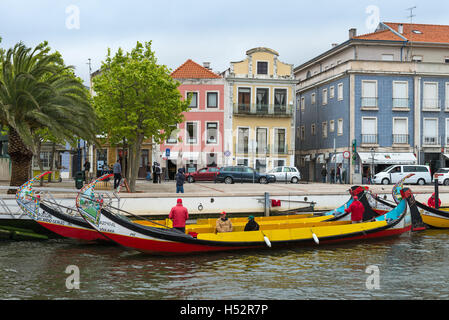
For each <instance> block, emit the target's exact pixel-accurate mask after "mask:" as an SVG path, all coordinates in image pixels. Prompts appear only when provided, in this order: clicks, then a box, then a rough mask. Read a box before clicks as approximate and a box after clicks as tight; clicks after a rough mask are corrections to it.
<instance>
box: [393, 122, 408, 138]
mask: <svg viewBox="0 0 449 320" xmlns="http://www.w3.org/2000/svg"><path fill="white" fill-rule="evenodd" d="M407 123H408V120H407V118H393V143H394V144H408V143H409V142H408V125H407Z"/></svg>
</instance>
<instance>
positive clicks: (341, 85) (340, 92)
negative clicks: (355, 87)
mask: <svg viewBox="0 0 449 320" xmlns="http://www.w3.org/2000/svg"><path fill="white" fill-rule="evenodd" d="M337 91H338V92H337V99H338V100H343V83H339V84H338V88H337Z"/></svg>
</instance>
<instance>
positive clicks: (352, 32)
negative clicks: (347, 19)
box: [349, 28, 357, 39]
mask: <svg viewBox="0 0 449 320" xmlns="http://www.w3.org/2000/svg"><path fill="white" fill-rule="evenodd" d="M356 36H357V29H356V28H351V29H349V39H352V38H354V37H356Z"/></svg>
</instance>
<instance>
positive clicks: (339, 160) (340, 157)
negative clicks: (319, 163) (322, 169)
mask: <svg viewBox="0 0 449 320" xmlns="http://www.w3.org/2000/svg"><path fill="white" fill-rule="evenodd" d="M335 160H337V161H335ZM330 162H331V163H335V162H336V163H343V153H337V154H333V155H332V157H331V161H330Z"/></svg>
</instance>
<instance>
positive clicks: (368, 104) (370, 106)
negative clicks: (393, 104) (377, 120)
mask: <svg viewBox="0 0 449 320" xmlns="http://www.w3.org/2000/svg"><path fill="white" fill-rule="evenodd" d="M360 105H361V108H362V109H367V110H378V109H379V105H378V98H377V97H362V98H361V102H360Z"/></svg>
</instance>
